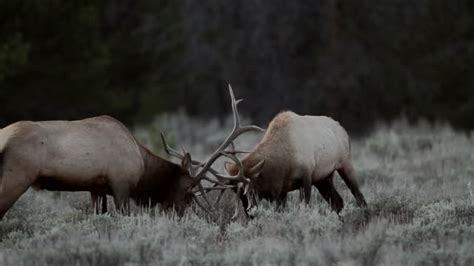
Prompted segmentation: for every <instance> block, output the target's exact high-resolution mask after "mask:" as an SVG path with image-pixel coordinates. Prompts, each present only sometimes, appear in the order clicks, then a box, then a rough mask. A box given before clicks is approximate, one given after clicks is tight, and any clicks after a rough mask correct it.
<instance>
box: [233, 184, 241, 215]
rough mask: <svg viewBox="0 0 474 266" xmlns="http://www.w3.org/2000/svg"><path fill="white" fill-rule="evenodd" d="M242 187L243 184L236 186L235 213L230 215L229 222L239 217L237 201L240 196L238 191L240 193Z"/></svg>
mask: <svg viewBox="0 0 474 266" xmlns="http://www.w3.org/2000/svg"><path fill="white" fill-rule="evenodd" d="M242 185H243V183H238V184H237V193H236V194H235V196H236V197H237V200H236V201H235V211H234V215H232V217H231V218H230V219H231V220H234V219H235V218H237V215H239V199H238V196H239V195H240V191H242Z"/></svg>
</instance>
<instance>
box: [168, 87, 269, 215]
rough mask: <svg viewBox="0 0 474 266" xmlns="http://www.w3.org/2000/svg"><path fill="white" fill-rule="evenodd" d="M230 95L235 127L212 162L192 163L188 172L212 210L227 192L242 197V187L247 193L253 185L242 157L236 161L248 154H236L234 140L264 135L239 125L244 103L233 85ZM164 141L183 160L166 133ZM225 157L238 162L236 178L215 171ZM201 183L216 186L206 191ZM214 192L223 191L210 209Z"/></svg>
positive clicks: (197, 201)
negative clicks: (209, 195)
mask: <svg viewBox="0 0 474 266" xmlns="http://www.w3.org/2000/svg"><path fill="white" fill-rule="evenodd" d="M229 94H230V98H231V106H232V113H233V118H234V126H233V129H232V131H231V132H230V134H229V135H228V136H227V138H226V139H225V140H224V142H223V143H222V144H221V145H220V146H219V148H217V150H216V151H214V153H212V154H211V156H209V158H208V159H207V160H206V161H205V162H200V161H196V160H192V164H191V166H190V169H188V170H189V173H190V175H191V177H192V178H195V180H196V184H197V188H198V191H196V192H199V193H200V194H199V196H202V197H203V199H204V201H205V202H206V204H207V205H208V206H209V207H210V209H214V207H215V206H216V205H217V204H218V203H219V201H220V200H221V198H222V195H223V193H224V192H225V190H227V189H232V188H237V195H239V193H240V191H241V189H242V188H243V187H244V189H245V190H247V189H248V184H249V183H250V179H248V178H246V177H245V176H244V167H243V165H242V162H241V160H240V159H239V157H237V154H239V153H247V152H246V151H237V150H236V149H235V144H234V140H235V139H237V137H239V136H240V135H242V134H243V133H246V132H249V131H265V130H264V129H262V128H260V127H258V126H255V125H248V126H242V124H241V122H240V117H239V112H238V110H237V105H238V104H239V103H240V102H242V99H239V100H235V96H234V91H233V90H232V87H231V86H230V85H229ZM161 139H162V141H163V144H164V147H165V151H166V153H168V154H169V155H170V156H173V157H176V158H178V159H180V160H182V159H183V158H184V156H185V153H186V152H185V151H183V154H181V153H179V152H178V151H177V150H175V149H173V148H171V147H170V146H169V145H168V143H167V142H166V139H165V137H164V134H163V133H161ZM229 147H230V149H228V148H229ZM222 156H224V157H227V158H229V159H231V160H232V161H234V162H235V164H236V165H237V167H238V170H239V171H238V173H237V174H236V175H226V174H221V173H219V172H218V171H216V170H215V169H213V168H212V165H213V164H214V163H215V162H216V160H217V159H218V158H220V157H222ZM208 172H209V173H211V174H212V175H213V176H214V177H215V178H211V177H209V176H207V173H208ZM202 180H206V181H209V182H211V183H213V184H214V185H213V186H212V187H203V185H202V184H201V181H202ZM222 181H227V182H229V181H233V182H237V185H228V184H226V183H223V182H222ZM212 190H220V194H219V196H218V198H217V200H216V201H215V202H214V204H212V205H211V203H210V201H209V199H208V198H207V192H209V191H212ZM193 195H194V200H195V201H196V203H197V204H198V205H199V206H200V207H201V208H203V209H204V210H205V211H206V212H208V213H211V212H212V211H211V210H210V209H208V208H206V207H205V206H204V204H202V203H201V202H200V201H199V200H198V198H197V196H198V195H197V194H193ZM236 202H237V203H236V211H235V213H234V215H233V217H232V218H235V217H236V215H237V213H238V200H237V201H236Z"/></svg>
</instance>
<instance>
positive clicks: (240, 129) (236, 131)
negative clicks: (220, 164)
mask: <svg viewBox="0 0 474 266" xmlns="http://www.w3.org/2000/svg"><path fill="white" fill-rule="evenodd" d="M229 94H230V98H231V105H232V112H233V116H234V128H233V129H232V131H231V133H230V134H229V136H227V138H226V139H225V140H224V142H223V143H222V144H221V146H219V148H218V149H217V150H216V151H215V152H214V153H213V154H212V155H211V156H210V157H209V159H208V160H207V161H206V163H205V164H204V165H203V167H202V168H201V170H200V171H199V172H198V174H197V175H196V176H195V177H196V178H203V175H205V173H206V172H207V171H209V170H210V168H211V166H212V165H213V164H214V162H215V161H216V160H217V159H218V158H219V157H220V156H222V155H224V153H223V151H225V149H226V148H227V147H228V146H229V145H233V141H234V140H235V139H236V138H237V137H238V136H240V135H242V134H243V133H245V132H248V131H264V130H263V129H262V128H260V127H258V126H255V125H250V126H241V124H240V118H239V113H238V110H237V104H238V103H239V102H240V101H241V100H238V101H236V100H235V96H234V91H233V90H232V87H231V86H230V85H229ZM212 172H215V171H212ZM212 172H211V173H212ZM212 174H213V175H215V176H217V175H216V174H215V173H212Z"/></svg>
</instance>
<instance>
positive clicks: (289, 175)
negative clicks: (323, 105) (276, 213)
mask: <svg viewBox="0 0 474 266" xmlns="http://www.w3.org/2000/svg"><path fill="white" fill-rule="evenodd" d="M350 157H351V147H350V141H349V136H348V134H347V132H346V131H345V130H344V128H343V127H342V126H341V125H340V124H339V123H338V122H336V121H335V120H333V119H331V118H329V117H326V116H301V115H298V114H295V113H294V112H290V111H286V112H281V113H279V114H278V115H277V116H276V117H275V118H274V119H273V120H272V121H271V122H270V125H269V127H268V129H267V131H266V133H265V135H264V136H263V139H262V140H261V141H260V142H259V143H258V144H257V145H256V147H255V148H254V150H253V151H252V152H251V153H249V154H247V155H246V156H244V157H243V158H242V162H241V164H242V165H243V169H244V175H245V176H246V177H247V178H249V179H250V180H251V182H249V183H247V184H245V186H246V187H247V188H246V189H244V190H243V191H242V192H241V193H240V195H239V196H240V198H241V200H242V203H243V205H244V207H245V209H246V210H248V209H250V208H251V207H253V206H251V205H252V204H253V205H256V203H257V202H256V199H255V197H251V195H255V194H256V196H257V197H258V198H264V199H267V200H270V201H276V202H277V208H281V207H284V206H285V203H286V198H287V193H288V192H289V191H292V190H297V189H300V192H301V190H302V192H303V193H302V196H303V198H304V201H305V202H306V204H309V201H310V198H311V188H312V186H315V187H316V188H317V189H318V190H319V192H320V193H321V195H322V196H323V198H324V199H325V200H326V201H327V202H328V203H329V204H330V206H331V208H332V209H333V210H335V211H336V212H337V213H339V212H340V211H341V210H342V208H343V206H344V203H343V200H342V198H341V196H340V195H339V193H338V192H337V191H336V189H335V188H334V184H333V176H334V173H335V172H336V171H337V172H338V173H339V175H340V176H341V177H342V179H343V180H344V182H345V184H346V185H347V186H348V187H349V189H350V190H351V192H352V194H353V195H354V197H355V199H356V203H357V205H358V206H360V207H363V206H366V205H367V203H366V201H365V199H364V196H363V195H362V193H361V192H360V190H359V187H358V184H357V181H356V176H355V172H354V167H353V166H352V163H351V158H350ZM240 168H242V166H240V167H239V166H238V165H237V164H236V163H233V162H226V163H225V169H226V171H227V172H228V173H229V174H235V173H237V172H238V171H240V170H239V169H240ZM242 185H244V184H240V186H242ZM249 190H250V191H252V192H253V193H254V194H252V193H246V192H248V191H249Z"/></svg>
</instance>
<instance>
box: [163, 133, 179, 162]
mask: <svg viewBox="0 0 474 266" xmlns="http://www.w3.org/2000/svg"><path fill="white" fill-rule="evenodd" d="M161 141H162V142H163V146H165V151H166V153H167V154H168V155H170V156H173V157H176V158H178V159H181V160H182V159H183V158H184V155H183V154H180V153H179V152H178V151H177V150H175V149H173V148H171V146H170V145H168V142H166V138H165V134H164V133H163V131H162V132H161Z"/></svg>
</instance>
